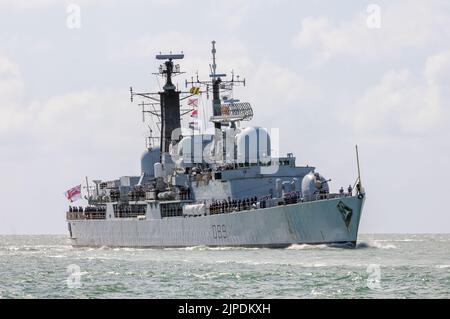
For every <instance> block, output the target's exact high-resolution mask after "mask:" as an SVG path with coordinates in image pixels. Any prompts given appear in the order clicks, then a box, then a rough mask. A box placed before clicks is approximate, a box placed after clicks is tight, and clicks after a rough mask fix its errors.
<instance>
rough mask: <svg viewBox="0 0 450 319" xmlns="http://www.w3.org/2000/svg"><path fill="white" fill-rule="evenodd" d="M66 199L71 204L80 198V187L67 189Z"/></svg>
mask: <svg viewBox="0 0 450 319" xmlns="http://www.w3.org/2000/svg"><path fill="white" fill-rule="evenodd" d="M65 195H66V198H67V199H68V200H69V201H70V202H71V203H73V202H74V201H77V200H79V199H80V198H81V185H78V186H75V187H73V188H71V189H69V190H68V191H67V192H66V193H65Z"/></svg>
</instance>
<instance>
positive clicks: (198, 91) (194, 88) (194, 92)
mask: <svg viewBox="0 0 450 319" xmlns="http://www.w3.org/2000/svg"><path fill="white" fill-rule="evenodd" d="M189 93H191V94H194V95H199V94H200V88H199V87H195V86H193V87H191V89H190V90H189Z"/></svg>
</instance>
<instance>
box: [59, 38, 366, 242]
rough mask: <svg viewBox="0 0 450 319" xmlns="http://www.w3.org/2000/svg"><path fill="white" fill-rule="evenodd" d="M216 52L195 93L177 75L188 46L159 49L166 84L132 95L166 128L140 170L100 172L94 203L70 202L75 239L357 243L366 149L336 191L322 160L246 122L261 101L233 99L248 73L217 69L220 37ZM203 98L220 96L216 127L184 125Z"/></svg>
mask: <svg viewBox="0 0 450 319" xmlns="http://www.w3.org/2000/svg"><path fill="white" fill-rule="evenodd" d="M211 53H212V62H211V64H210V65H209V69H210V72H211V74H210V76H209V78H208V79H207V80H206V81H203V80H199V77H198V75H197V76H196V79H194V77H191V78H190V80H185V81H184V82H185V83H183V84H185V86H186V88H185V92H183V91H181V90H179V89H178V87H177V86H176V85H174V83H173V79H174V77H175V76H179V75H181V74H183V72H181V71H180V66H179V64H175V63H176V61H178V60H181V59H183V58H184V54H183V53H180V54H172V53H170V54H158V55H157V56H156V59H157V60H160V63H161V65H160V67H159V70H158V72H156V73H155V75H156V76H160V77H162V79H163V82H165V84H164V86H163V88H162V89H160V92H154V93H138V92H134V91H133V88H130V93H131V101H132V102H133V99H139V100H140V101H141V102H142V103H141V104H140V105H141V106H142V112H143V117H144V120H146V121H150V119H151V120H152V121H154V123H156V130H157V132H155V131H156V130H155V131H153V130H150V132H152V131H153V133H151V134H150V136H149V137H148V138H147V140H146V151H145V152H144V154H143V155H142V157H141V172H140V174H136V176H122V177H120V178H118V179H115V180H107V181H103V180H94V181H93V183H94V184H91V187H89V185H87V195H86V196H85V198H86V199H87V202H88V204H87V206H86V207H69V210H68V211H67V216H66V219H67V223H68V230H69V234H70V240H71V243H72V245H73V246H75V247H86V246H87V247H99V246H108V247H149V248H163V247H188V246H210V247H217V246H238V247H271V248H282V247H288V246H290V245H293V244H338V245H340V244H344V246H346V245H348V246H350V247H354V246H355V245H356V241H357V236H358V227H359V222H360V218H361V213H362V208H363V205H364V200H365V191H364V189H363V187H362V184H361V178H360V174H359V159H358V148H357V147H356V155H357V156H356V158H357V161H356V162H357V168H358V169H357V171H358V174H355V180H354V181H353V180H352V181H351V183H350V185H349V186H348V188H347V187H346V189H345V191H344V189H343V188H342V187H341V188H340V190H338V191H336V193H332V192H330V187H329V184H330V180H329V179H326V178H325V177H323V176H322V175H321V174H319V173H318V172H317V171H316V168H315V167H311V166H296V158H295V157H294V155H293V154H291V153H289V154H287V155H286V156H279V155H278V154H277V152H276V150H275V149H276V145H275V144H276V141H275V139H274V138H272V136H273V134H271V133H270V132H269V130H268V129H265V128H262V127H253V126H247V127H246V126H245V125H244V124H243V123H244V122H245V121H249V120H250V119H252V117H253V108H252V106H251V105H250V103H247V102H240V101H239V100H237V99H235V98H234V97H233V87H234V86H245V79H244V80H242V79H240V78H239V76H235V75H234V72H233V73H232V74H231V76H227V75H226V74H220V73H218V72H217V65H216V47H215V42H214V41H213V42H212V51H211ZM199 97H206V99H205V100H206V101H210V102H211V104H210V102H205V104H206V105H209V104H210V106H207V107H205V108H207V109H208V110H209V115H208V116H207V118H206V120H205V121H204V122H205V123H206V124H207V125H209V128H210V130H209V131H208V130H206V129H203V130H199V129H198V127H195V125H192V123H190V125H182V122H183V121H184V120H183V118H186V117H189V116H192V113H194V112H196V111H197V110H196V107H198V105H197V106H196V103H197V102H198V98H199ZM195 98H197V99H195ZM186 102H187V106H186ZM204 113H205V114H207V113H208V112H206V111H205V112H204ZM188 120H189V119H188ZM288 120H291V119H286V121H288ZM194 124H195V123H194ZM153 134H154V135H153ZM355 172H356V169H355ZM94 185H95V186H94Z"/></svg>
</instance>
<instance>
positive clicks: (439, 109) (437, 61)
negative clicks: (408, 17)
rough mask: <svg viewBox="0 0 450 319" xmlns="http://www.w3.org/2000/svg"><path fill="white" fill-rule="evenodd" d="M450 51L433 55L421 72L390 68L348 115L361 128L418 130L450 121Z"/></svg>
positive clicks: (387, 131)
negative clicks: (391, 69)
mask: <svg viewBox="0 0 450 319" xmlns="http://www.w3.org/2000/svg"><path fill="white" fill-rule="evenodd" d="M449 74H450V51H445V52H442V53H439V54H435V55H432V56H430V57H429V58H428V59H427V60H426V62H425V66H424V68H423V72H422V74H419V75H416V74H414V73H413V72H412V71H410V70H408V69H405V68H403V69H399V70H393V71H389V72H387V73H386V74H385V75H384V76H383V78H382V79H381V81H380V83H378V84H377V85H375V86H373V87H371V88H369V89H367V91H366V92H365V94H364V95H363V96H362V97H361V98H360V99H359V100H358V101H357V102H356V107H355V108H354V109H352V111H351V112H350V113H345V119H346V120H347V121H348V120H351V123H352V124H353V126H354V128H355V129H356V130H357V131H358V132H364V133H376V134H394V135H395V134H415V133H424V132H427V131H433V130H434V129H438V128H440V127H441V126H442V125H443V124H446V125H449V124H450V121H449V120H450V119H449V110H448V105H449V104H450V95H449V93H448V88H449V87H450V76H449Z"/></svg>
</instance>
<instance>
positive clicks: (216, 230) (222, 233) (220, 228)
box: [212, 225, 228, 239]
mask: <svg viewBox="0 0 450 319" xmlns="http://www.w3.org/2000/svg"><path fill="white" fill-rule="evenodd" d="M212 235H213V238H214V239H222V238H227V236H228V234H227V228H226V226H225V225H212Z"/></svg>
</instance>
